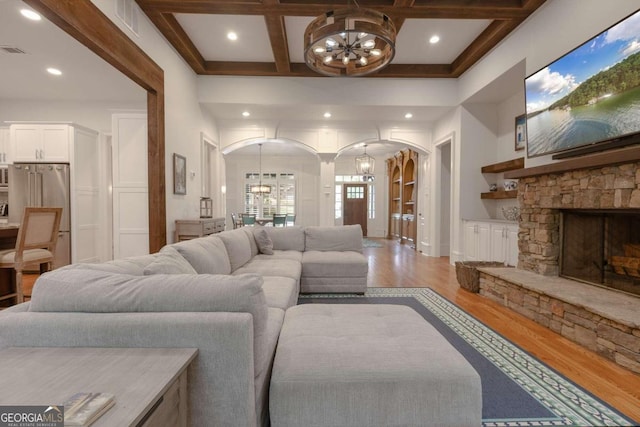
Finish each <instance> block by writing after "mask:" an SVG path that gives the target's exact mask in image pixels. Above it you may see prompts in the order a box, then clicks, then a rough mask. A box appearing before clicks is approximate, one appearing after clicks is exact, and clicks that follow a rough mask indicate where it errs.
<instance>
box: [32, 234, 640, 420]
mask: <svg viewBox="0 0 640 427" xmlns="http://www.w3.org/2000/svg"><path fill="white" fill-rule="evenodd" d="M371 240H374V241H376V242H379V243H381V244H382V247H381V248H365V249H364V254H365V256H366V257H367V258H368V260H369V286H370V287H408V288H421V287H429V288H431V289H433V290H435V291H437V292H438V293H439V294H440V295H442V296H444V297H445V298H447V299H449V300H450V301H452V302H454V303H456V304H457V305H458V306H460V307H462V308H463V309H464V310H466V311H467V312H468V313H470V314H472V315H473V316H475V317H476V318H477V319H479V320H481V321H482V322H484V323H485V324H486V325H488V326H489V327H491V328H493V329H494V330H495V331H497V332H499V333H500V334H502V335H503V336H505V337H506V338H508V339H509V340H511V341H512V342H514V343H515V344H517V345H519V346H520V347H521V348H523V349H524V350H526V351H528V352H529V353H531V354H532V355H534V356H535V357H537V358H538V359H539V360H541V361H543V362H545V363H546V364H547V365H549V366H551V367H552V368H554V369H555V370H557V371H558V372H560V373H562V374H563V375H565V376H566V377H567V378H569V379H571V380H572V381H573V382H575V383H576V384H579V385H581V386H582V387H584V388H585V389H587V390H588V391H590V392H591V393H592V394H594V395H596V396H598V397H599V398H601V399H602V400H604V401H605V402H608V403H609V404H610V405H611V406H613V407H615V408H616V409H618V410H619V411H620V412H622V413H624V414H625V415H627V416H628V417H630V418H631V419H634V420H638V421H640V375H636V374H634V373H632V372H630V371H628V370H626V369H623V368H621V367H620V366H618V365H616V364H615V363H613V362H611V361H609V360H607V359H604V358H602V357H600V356H598V355H597V354H595V353H593V352H591V351H589V350H586V349H585V348H583V347H581V346H579V345H577V344H574V343H573V342H571V341H569V340H567V339H565V338H563V337H562V336H560V335H558V334H556V333H554V332H552V331H550V330H549V329H547V328H544V327H542V326H540V325H538V324H537V323H535V322H533V321H531V320H529V319H527V318H525V317H523V316H521V315H519V314H517V313H515V312H513V311H511V310H509V309H507V308H505V307H502V306H501V305H498V304H496V303H494V302H493V301H490V300H488V299H486V298H484V297H481V296H480V295H478V294H472V293H470V292H467V291H465V290H462V289H461V288H460V286H459V285H458V281H457V280H456V273H455V268H454V267H453V266H451V265H449V259H448V258H444V257H443V258H431V257H426V256H424V255H422V254H420V253H417V252H416V251H414V250H413V249H411V248H409V247H408V246H405V245H401V244H399V243H397V242H396V241H391V240H386V239H371ZM35 277H36V276H33V275H32V276H30V277H26V278H25V279H26V280H25V293H26V294H28V295H30V293H31V292H30V291H31V285H32V283H33V281H34V280H35Z"/></svg>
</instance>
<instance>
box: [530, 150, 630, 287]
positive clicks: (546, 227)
mask: <svg viewBox="0 0 640 427" xmlns="http://www.w3.org/2000/svg"><path fill="white" fill-rule="evenodd" d="M519 187H520V190H519V192H518V200H519V203H520V232H519V237H518V248H519V252H520V255H519V262H518V267H519V268H521V269H524V270H529V271H532V272H534V273H538V274H542V275H545V276H556V275H559V274H560V260H561V255H562V254H563V251H562V243H565V245H571V244H576V245H577V244H578V243H575V242H573V243H572V242H570V241H569V240H568V239H567V236H565V238H564V239H563V238H562V237H563V236H562V234H561V231H562V230H563V227H562V225H563V218H566V217H567V215H569V216H571V215H578V214H580V213H583V214H585V215H586V214H587V212H590V213H591V214H592V216H591V217H582V218H581V219H583V220H584V221H583V224H578V225H577V227H580V226H581V225H584V226H587V227H589V226H588V225H586V221H587V220H588V219H593V218H595V217H597V216H598V215H599V214H602V215H615V214H616V213H620V214H623V213H624V214H630V213H633V212H636V218H637V213H638V212H640V162H635V163H627V164H621V165H615V166H605V167H601V168H594V169H582V170H575V171H567V172H562V173H558V174H545V175H538V176H531V177H527V178H523V179H521V180H520V183H519ZM563 213H564V215H563ZM597 221H598V220H596V222H597ZM570 226H575V224H573V225H570ZM572 231H574V237H575V238H579V239H584V240H583V242H582V243H584V244H585V245H586V244H587V243H588V242H587V240H588V239H590V238H593V239H595V238H596V237H597V238H601V237H602V236H601V235H598V236H592V235H586V234H585V233H580V232H577V233H576V232H575V230H572ZM585 231H587V232H589V230H585ZM600 232H601V231H600V230H599V231H598V233H600ZM581 234H582V236H581ZM593 234H595V232H594V233H593ZM629 243H632V244H633V243H634V242H629ZM635 243H639V242H638V241H635ZM622 250H623V249H622ZM565 255H567V254H566V253H565ZM603 255H604V254H603ZM622 255H623V253H618V252H616V253H615V255H611V256H622ZM562 259H563V260H564V258H562ZM604 260H605V259H604V258H603V259H602V260H599V261H598V262H601V261H604Z"/></svg>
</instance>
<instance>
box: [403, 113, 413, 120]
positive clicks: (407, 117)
mask: <svg viewBox="0 0 640 427" xmlns="http://www.w3.org/2000/svg"><path fill="white" fill-rule="evenodd" d="M411 117H413V114H411V113H407V114H405V115H404V118H405V119H410V118H411Z"/></svg>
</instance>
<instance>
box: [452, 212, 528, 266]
mask: <svg viewBox="0 0 640 427" xmlns="http://www.w3.org/2000/svg"><path fill="white" fill-rule="evenodd" d="M463 229H464V260H465V261H497V262H502V263H505V264H506V265H511V266H516V265H517V264H518V224H517V223H512V222H507V221H463Z"/></svg>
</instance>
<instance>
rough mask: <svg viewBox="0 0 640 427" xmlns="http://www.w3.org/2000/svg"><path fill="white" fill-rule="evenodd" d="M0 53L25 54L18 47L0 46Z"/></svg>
mask: <svg viewBox="0 0 640 427" xmlns="http://www.w3.org/2000/svg"><path fill="white" fill-rule="evenodd" d="M0 51H2V52H4V53H22V54H26V53H27V52H25V51H24V50H22V49H20V48H19V47H15V46H0Z"/></svg>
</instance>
